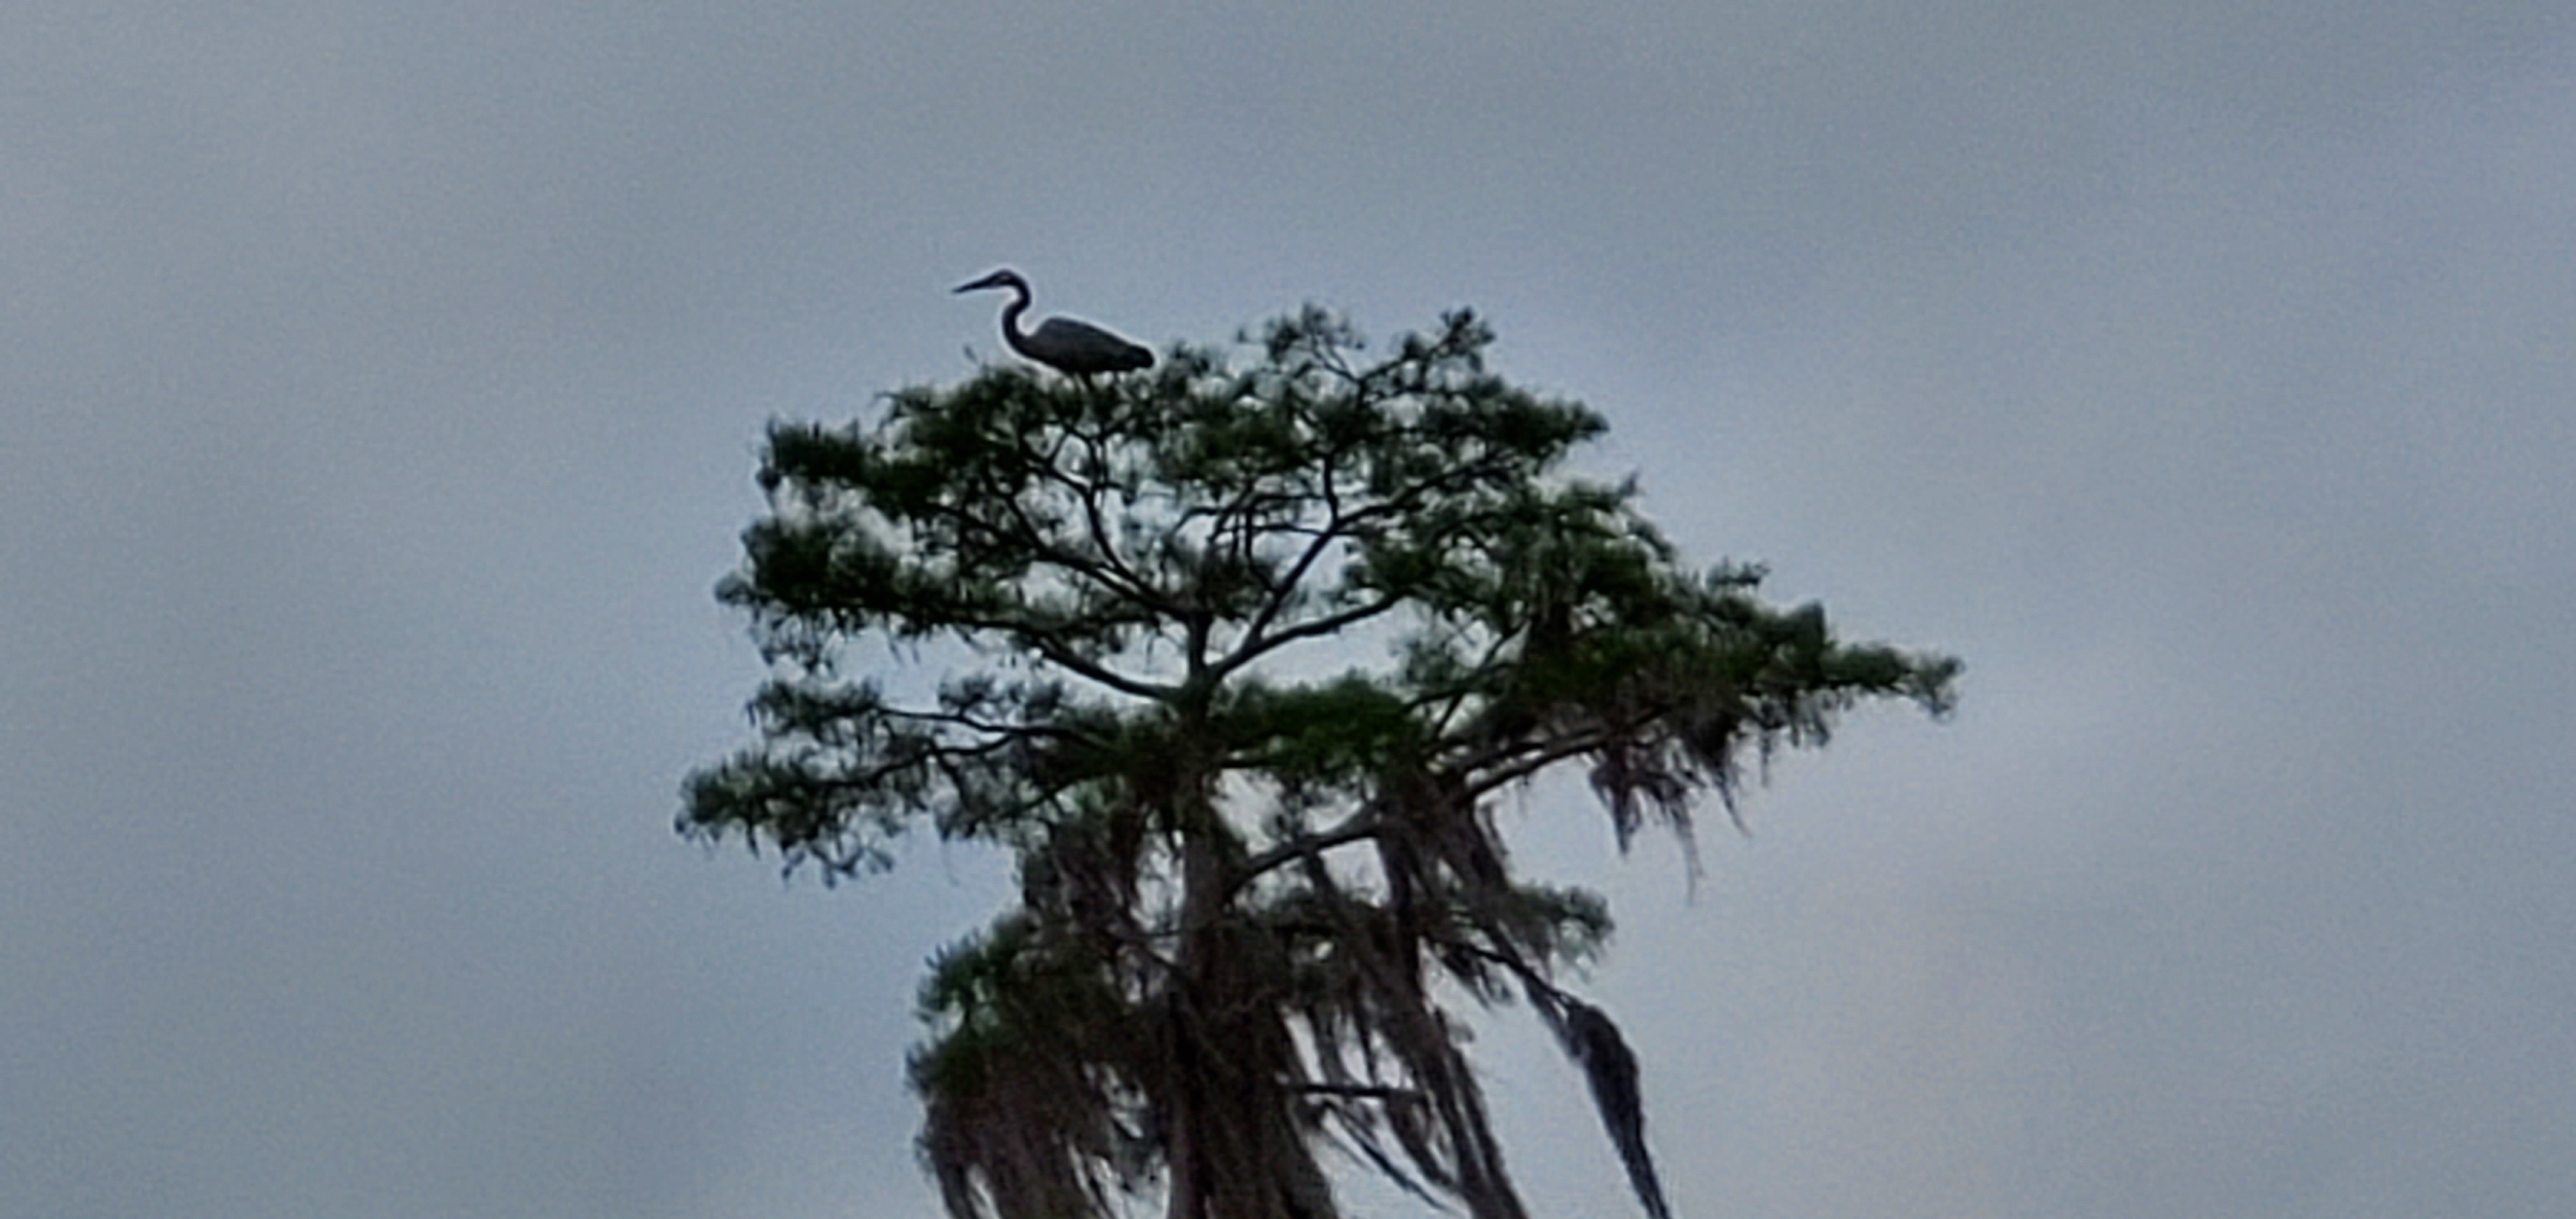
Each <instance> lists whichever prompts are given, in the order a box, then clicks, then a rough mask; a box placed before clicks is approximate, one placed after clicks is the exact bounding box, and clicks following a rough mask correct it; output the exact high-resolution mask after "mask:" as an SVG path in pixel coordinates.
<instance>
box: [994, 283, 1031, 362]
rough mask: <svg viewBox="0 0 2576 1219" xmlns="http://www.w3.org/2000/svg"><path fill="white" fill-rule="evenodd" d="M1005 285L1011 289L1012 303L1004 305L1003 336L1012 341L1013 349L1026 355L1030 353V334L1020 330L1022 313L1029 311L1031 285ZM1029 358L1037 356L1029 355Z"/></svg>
mask: <svg viewBox="0 0 2576 1219" xmlns="http://www.w3.org/2000/svg"><path fill="white" fill-rule="evenodd" d="M1003 286H1004V287H1006V288H1009V289H1010V290H1011V303H1010V304H1007V305H1004V306H1002V338H1003V339H1005V340H1007V341H1008V342H1009V343H1010V345H1011V350H1013V351H1016V352H1018V353H1020V354H1021V355H1024V356H1026V355H1029V348H1028V342H1029V336H1028V335H1026V334H1023V333H1021V331H1020V315H1021V314H1023V313H1026V312H1028V311H1029V286H1028V285H1027V284H1004V285H1003ZM1029 358H1030V359H1036V358H1037V357H1035V356H1029Z"/></svg>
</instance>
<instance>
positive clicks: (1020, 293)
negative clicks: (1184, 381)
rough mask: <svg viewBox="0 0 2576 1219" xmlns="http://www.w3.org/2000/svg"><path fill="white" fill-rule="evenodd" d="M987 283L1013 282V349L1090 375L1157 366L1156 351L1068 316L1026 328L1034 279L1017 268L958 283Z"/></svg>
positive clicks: (1009, 319) (1007, 327)
mask: <svg viewBox="0 0 2576 1219" xmlns="http://www.w3.org/2000/svg"><path fill="white" fill-rule="evenodd" d="M988 288H1008V289H1010V290H1011V292H1012V293H1013V295H1012V298H1011V303H1010V304H1008V305H1004V306H1002V339H1003V341H1004V342H1007V343H1009V344H1010V345H1011V350H1013V351H1016V352H1018V353H1020V354H1021V355H1023V356H1026V357H1028V358H1029V359H1032V360H1035V361H1037V362H1038V363H1040V364H1044V365H1046V366H1047V367H1049V368H1052V369H1054V370H1056V371H1057V372H1060V373H1066V374H1069V375H1072V376H1076V377H1080V378H1082V379H1084V380H1085V381H1088V380H1090V379H1091V375H1092V374H1093V373H1103V372H1129V371H1132V370H1135V369H1139V368H1152V367H1153V366H1154V353H1153V352H1150V351H1147V350H1145V349H1144V348H1142V347H1139V346H1137V345H1136V344H1134V343H1130V342H1128V341H1127V340H1125V339H1122V338H1119V337H1118V336H1117V335H1114V334H1111V333H1109V332H1108V331H1106V330H1103V329H1101V328H1100V327H1098V326H1094V325H1092V324H1091V323H1089V322H1077V321H1075V320H1073V319H1072V318H1069V317H1051V318H1048V319H1047V320H1045V321H1043V322H1040V323H1038V328H1037V329H1035V330H1032V331H1029V332H1027V333H1025V334H1023V333H1021V332H1020V315H1021V314H1022V313H1025V312H1027V311H1028V307H1029V281H1027V280H1025V279H1022V278H1020V273H1019V272H1017V271H1011V270H1002V271H995V272H993V273H992V274H990V275H987V276H985V277H984V278H982V279H979V280H976V281H975V282H973V283H971V284H960V285H958V287H957V291H959V292H981V291H984V290H985V289H988Z"/></svg>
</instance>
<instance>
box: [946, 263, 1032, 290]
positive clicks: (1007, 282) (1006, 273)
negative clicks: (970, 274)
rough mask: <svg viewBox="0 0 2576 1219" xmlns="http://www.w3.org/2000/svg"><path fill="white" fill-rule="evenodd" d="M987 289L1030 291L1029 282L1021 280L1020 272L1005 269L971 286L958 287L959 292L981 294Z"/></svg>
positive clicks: (962, 285) (960, 285) (961, 285)
mask: <svg viewBox="0 0 2576 1219" xmlns="http://www.w3.org/2000/svg"><path fill="white" fill-rule="evenodd" d="M987 288H1016V289H1018V290H1020V291H1022V292H1026V291H1028V290H1029V281H1027V280H1025V279H1022V278H1020V273H1019V272H1017V271H1013V270H1010V269H1008V268H1005V269H1003V270H999V271H995V272H993V273H992V274H990V275H987V276H985V277H984V278H982V279H979V280H976V281H975V282H973V283H971V284H959V285H957V291H959V292H981V291H984V290H985V289H987Z"/></svg>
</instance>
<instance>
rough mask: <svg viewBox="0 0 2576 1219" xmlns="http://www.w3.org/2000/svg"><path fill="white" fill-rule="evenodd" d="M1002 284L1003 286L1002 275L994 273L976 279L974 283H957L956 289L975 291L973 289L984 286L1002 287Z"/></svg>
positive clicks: (958, 290) (959, 290)
mask: <svg viewBox="0 0 2576 1219" xmlns="http://www.w3.org/2000/svg"><path fill="white" fill-rule="evenodd" d="M1000 286H1002V277H1001V276H1000V275H998V274H994V275H987V276H985V277H984V278H982V279H979V280H976V281H975V282H973V283H971V284H959V285H957V288H956V291H957V292H973V291H976V290H978V289H982V288H998V287H1000ZM952 295H954V293H952Z"/></svg>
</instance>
